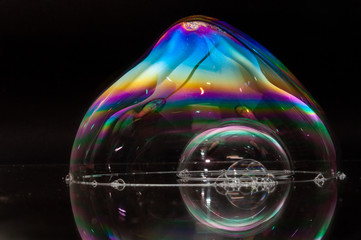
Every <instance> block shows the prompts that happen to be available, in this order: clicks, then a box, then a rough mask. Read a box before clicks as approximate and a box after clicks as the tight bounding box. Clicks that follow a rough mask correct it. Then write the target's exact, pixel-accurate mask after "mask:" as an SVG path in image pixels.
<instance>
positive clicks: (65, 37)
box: [0, 0, 361, 239]
mask: <svg viewBox="0 0 361 240" xmlns="http://www.w3.org/2000/svg"><path fill="white" fill-rule="evenodd" d="M195 14H202V15H207V16H211V17H215V18H218V19H220V20H223V21H225V22H227V23H229V24H231V25H233V26H234V27H236V28H238V29H240V30H241V31H243V32H245V33H246V34H248V35H249V36H251V37H252V38H254V39H255V40H256V41H258V42H259V43H261V44H262V45H263V46H265V47H266V48H267V49H268V50H270V51H271V52H272V53H273V54H274V55H275V56H276V57H277V58H278V59H280V60H281V62H283V63H284V64H285V65H286V66H287V67H288V68H289V69H290V70H291V71H292V72H293V73H294V74H295V75H296V76H297V77H298V79H299V80H300V81H301V82H302V84H303V85H304V86H305V87H306V89H307V90H308V91H309V92H310V93H311V94H312V96H313V97H314V98H315V99H316V101H317V102H318V103H319V104H320V105H321V106H322V108H323V110H324V112H325V115H326V119H327V120H328V125H329V128H330V129H331V132H332V133H333V137H334V140H335V143H336V147H337V154H338V160H339V161H340V163H339V166H340V168H341V169H342V170H344V171H345V172H346V174H347V175H348V177H349V178H348V179H349V180H348V182H347V181H346V184H343V185H342V184H341V187H340V191H339V193H340V194H339V198H338V210H337V211H336V218H335V219H336V220H335V221H333V223H332V228H333V231H332V234H331V236H330V237H331V238H332V239H359V236H360V234H359V231H360V230H359V223H358V221H356V219H358V216H359V215H360V214H361V209H360V207H358V206H359V205H360V204H359V203H360V201H361V200H360V199H361V192H360V185H361V180H360V174H359V172H358V169H360V166H361V164H360V163H361V161H360V160H361V158H360V155H359V151H360V147H361V146H360V137H361V113H360V110H361V101H360V95H361V93H360V80H361V79H360V74H359V70H360V69H361V60H360V57H359V55H360V53H361V48H360V42H361V6H360V4H359V3H358V2H357V1H350V0H348V1H338V2H335V3H330V2H327V1H325V2H324V3H323V2H321V1H315V0H314V1H286V0H285V1H269V0H267V1H255V0H237V1H226V0H220V1H171V0H168V1H156V0H153V1H145V0H131V1H130V0H128V1H123V0H103V1H101V0H37V1H30V0H29V1H25V0H2V1H1V0H0V81H1V85H0V107H1V108H0V110H1V115H0V164H25V165H26V164H54V165H55V164H68V163H69V160H70V159H69V157H70V152H71V148H72V144H73V140H74V138H75V134H76V131H77V128H78V126H79V124H80V122H81V119H82V118H83V116H84V114H85V112H86V110H87V109H88V107H89V106H90V104H91V103H92V102H93V101H94V100H95V99H96V97H97V96H98V95H99V94H100V93H101V92H102V91H103V90H104V89H105V88H106V87H108V86H109V85H110V84H111V83H112V82H113V81H114V80H115V79H116V78H117V77H118V76H120V75H121V74H122V73H124V72H125V71H127V70H129V69H130V68H131V66H132V65H133V64H134V63H135V62H136V61H137V60H138V59H139V58H140V57H141V56H142V54H143V53H144V52H146V51H147V50H148V48H149V47H150V46H151V45H152V44H153V43H154V42H155V41H156V40H157V38H158V37H159V36H160V35H161V34H162V32H163V31H164V30H166V29H167V28H168V27H169V26H170V25H171V24H172V23H174V22H175V21H177V20H178V19H180V18H183V17H186V16H189V15H195ZM16 169H17V168H16ZM16 171H19V172H20V173H19V174H20V175H21V174H22V173H21V171H22V170H21V169H18V170H16ZM9 174H10V175H11V173H8V175H9ZM47 174H48V175H50V176H47V177H48V178H52V180H51V181H53V182H56V183H54V185H56V186H58V185H59V183H58V179H60V177H61V176H63V175H65V172H59V173H57V174H55V171H54V173H53V174H52V173H47ZM54 174H55V175H54ZM8 175H5V176H8ZM51 176H52V177H51ZM38 178H41V176H40V175H39V176H38ZM36 179H37V178H36ZM36 179H35V178H34V179H33V181H36V183H38V182H40V181H41V180H39V179H38V180H36ZM3 180H4V179H3ZM22 181H24V182H27V183H28V184H29V185H28V186H29V187H24V186H25V185H20V186H17V185H16V186H15V185H14V184H13V185H12V184H11V183H10V182H9V184H8V185H7V187H6V188H3V191H6V192H7V193H8V194H9V195H11V194H12V192H14V194H13V195H14V196H18V195H16V194H18V192H24V194H28V195H29V194H30V193H31V191H34V194H33V195H31V194H30V195H29V196H33V197H27V198H25V199H24V200H21V199H20V200H17V201H15V200H14V201H13V202H14V203H13V207H12V208H9V210H8V211H7V215H6V216H7V217H6V218H8V219H10V218H9V216H15V217H14V218H11V219H13V220H14V221H13V220H11V221H10V223H9V225H2V229H4V226H12V228H11V227H9V228H7V229H13V232H16V231H18V232H19V231H20V232H21V231H22V232H24V234H25V235H26V236H27V237H28V238H30V239H32V237H31V236H33V237H34V238H33V239H40V238H39V234H40V233H42V234H44V238H42V239H50V238H48V236H51V234H53V233H54V232H55V233H56V234H60V232H61V231H62V230H63V232H62V234H63V235H61V234H60V235H58V236H59V239H72V238H74V237H75V236H76V233H75V231H76V230H75V229H74V228H75V227H74V223H73V222H71V221H69V219H72V215H71V212H70V206H69V202H68V199H67V195H59V194H57V193H56V192H54V193H50V194H49V193H47V194H46V190H44V189H47V188H50V187H48V186H47V185H44V184H43V185H40V188H39V187H38V186H36V185H33V184H32V183H35V182H31V179H30V182H29V181H28V180H26V179H24V180H22ZM51 181H50V183H51ZM2 182H3V184H4V181H2ZM5 183H6V180H5ZM14 187H15V188H14ZM28 189H33V190H31V191H30V190H28ZM62 191H66V189H65V187H64V189H63V190H62ZM28 192H29V193H28ZM37 192H38V193H39V194H38V195H36V194H35V193H37ZM19 196H21V195H19ZM34 196H40V197H39V199H47V198H48V200H49V201H45V202H42V201H44V200H37V198H35V197H34ZM29 199H30V200H29ZM44 203H47V204H48V205H49V204H50V206H53V205H54V207H53V212H54V211H55V213H57V214H58V215H57V214H55V215H57V216H59V217H60V218H58V217H56V216H55V215H54V214H53V215H52V214H48V211H49V210H48V209H49V207H46V206H48V205H46V204H45V205H44ZM52 204H53V205H52ZM61 204H62V205H61ZM19 206H21V207H20V208H19ZM31 206H32V207H31ZM7 208H8V207H7ZM14 209H18V210H17V211H15V210H14ZM14 211H15V212H16V214H15V215H14ZM62 213H63V214H62ZM21 214H23V215H24V216H23V215H21ZM25 216H28V217H25ZM39 216H41V217H44V216H48V217H47V218H43V219H42V220H41V219H40V217H39ZM4 218H5V217H4ZM29 218H31V219H32V220H31V219H30V220H27V219H29ZM36 219H37V220H36ZM12 221H13V222H12ZM19 221H20V222H21V224H22V225H21V226H23V228H22V230H21V229H20V230H19V228H18V223H19ZM30 222H33V223H34V224H33V226H31V225H28V224H29V223H30ZM59 223H61V224H63V225H62V226H63V228H61V229H58V225H57V224H59ZM34 226H37V227H34ZM42 226H44V228H43V227H42ZM25 227H26V228H27V229H28V230H26V231H25V230H24V228H25ZM60 227H61V226H60ZM29 229H33V230H29ZM40 229H44V230H40ZM46 229H48V231H46ZM9 231H10V230H9ZM27 231H30V232H32V234H33V235H30V234H27ZM47 234H48V235H47ZM28 238H24V239H28ZM53 239H55V238H53Z"/></svg>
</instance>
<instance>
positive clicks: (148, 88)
mask: <svg viewBox="0 0 361 240" xmlns="http://www.w3.org/2000/svg"><path fill="white" fill-rule="evenodd" d="M228 119H251V120H253V121H256V122H258V124H259V125H265V126H266V127H267V128H269V129H271V130H272V131H273V134H276V135H277V136H278V138H279V139H281V141H282V142H283V144H284V145H285V146H286V148H287V149H284V150H283V151H285V152H288V154H289V161H290V164H292V166H293V170H317V171H322V172H325V171H326V172H330V171H331V170H336V166H335V150H334V147H333V144H332V141H331V138H330V135H329V133H328V131H327V129H326V127H325V124H324V122H323V120H322V116H321V113H320V110H319V108H318V107H317V104H316V103H315V101H314V100H313V99H312V97H311V96H310V95H309V94H308V93H307V91H306V90H305V89H304V88H303V87H302V86H301V85H300V83H299V82H298V81H297V80H296V78H295V77H294V76H293V75H292V74H291V73H290V72H289V71H288V70H287V69H286V68H285V67H284V66H283V65H282V64H281V63H280V62H279V61H278V60H277V59H276V58H275V57H274V56H273V55H271V53H269V52H268V51H267V50H266V49H265V48H264V47H262V46H261V45H259V44H258V43H257V42H255V41H254V40H253V39H251V38H250V37H248V36H247V35H245V34H244V33H242V32H240V31H238V30H236V29H234V28H233V27H231V26H229V25H227V24H226V23H224V22H221V21H217V20H215V19H211V18H207V17H197V16H196V17H190V18H187V19H183V20H181V21H180V22H178V23H176V24H174V25H173V26H172V27H171V28H170V29H168V30H167V31H166V32H165V33H164V34H163V35H162V36H161V37H160V39H159V40H158V41H157V42H156V44H155V45H154V46H153V48H152V49H151V50H150V52H149V53H148V55H147V56H146V57H145V58H144V59H143V60H142V61H141V62H140V63H139V64H138V65H136V66H135V67H134V68H133V69H131V70H130V71H128V72H127V73H126V74H125V75H123V76H122V77H121V78H120V79H119V80H117V81H116V82H115V83H114V84H113V85H112V86H110V87H109V88H108V89H107V90H105V91H104V92H103V93H102V94H101V95H100V96H99V97H98V99H97V100H95V102H94V103H93V104H92V106H91V107H90V109H89V110H88V112H87V113H86V115H85V117H84V119H83V121H82V123H81V124H80V127H79V130H78V133H77V136H76V139H75V142H74V145H73V151H72V154H71V171H72V172H73V173H74V174H76V173H79V172H78V171H79V170H80V171H87V170H89V171H93V170H95V169H94V167H95V165H94V164H107V166H108V165H109V166H110V167H111V165H112V164H117V163H129V164H134V165H135V164H136V163H139V162H147V163H152V162H178V161H179V159H180V156H181V154H182V153H183V151H184V149H185V147H186V145H187V143H188V141H190V139H191V138H193V137H194V136H195V135H196V134H199V133H200V132H202V131H203V130H207V129H208V128H209V127H208V126H213V125H214V124H215V123H216V122H220V121H225V120H228ZM255 160H257V159H255ZM79 165H84V167H81V168H79Z"/></svg>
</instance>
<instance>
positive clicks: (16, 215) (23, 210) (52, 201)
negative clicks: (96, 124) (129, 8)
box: [0, 161, 361, 239]
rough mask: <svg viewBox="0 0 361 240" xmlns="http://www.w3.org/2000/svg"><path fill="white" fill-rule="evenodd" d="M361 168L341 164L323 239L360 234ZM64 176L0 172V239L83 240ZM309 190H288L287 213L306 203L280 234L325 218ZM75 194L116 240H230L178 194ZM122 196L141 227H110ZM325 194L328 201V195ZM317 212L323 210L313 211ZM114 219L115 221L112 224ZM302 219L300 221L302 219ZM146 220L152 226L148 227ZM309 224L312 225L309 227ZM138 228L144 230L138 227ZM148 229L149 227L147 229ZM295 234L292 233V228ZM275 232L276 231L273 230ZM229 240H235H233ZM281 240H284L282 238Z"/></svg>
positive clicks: (30, 169)
mask: <svg viewBox="0 0 361 240" xmlns="http://www.w3.org/2000/svg"><path fill="white" fill-rule="evenodd" d="M360 167H361V164H359V163H357V162H347V161H346V162H344V166H343V169H344V171H345V172H346V173H347V177H348V178H347V179H346V180H345V181H343V182H338V183H337V185H338V197H337V207H336V211H335V214H334V217H333V219H332V221H331V224H330V227H329V229H328V231H327V232H326V235H325V237H324V239H358V237H359V234H360V230H359V227H358V221H356V220H357V216H359V215H360V214H361V208H360V205H359V203H360V202H361V201H360V200H361V193H360V190H361V189H360V183H361V179H360V174H359V173H358V169H360ZM67 172H68V166H66V165H31V166H30V165H27V166H21V165H18V166H1V167H0V239H81V237H80V235H79V233H78V230H77V227H76V224H75V221H74V217H73V212H72V209H71V204H70V196H69V187H68V186H67V185H66V184H65V181H64V177H65V175H66V174H67ZM296 189H297V188H296ZM312 189H314V190H315V191H316V190H317V191H318V189H317V187H316V186H314V185H312V184H310V185H304V189H303V190H302V191H301V190H300V189H299V190H298V192H297V191H295V190H291V192H290V196H289V200H288V203H287V204H288V206H287V208H289V206H292V204H293V203H294V199H295V198H297V199H298V200H300V198H301V199H304V201H301V202H300V201H299V202H298V203H297V204H298V205H303V206H304V207H299V208H297V211H293V212H292V211H286V212H283V213H282V214H281V216H280V218H279V219H278V220H277V221H278V222H279V223H281V224H278V225H277V227H278V231H280V232H281V231H283V233H289V234H290V235H292V234H293V233H294V231H293V232H287V231H285V229H291V228H292V229H293V227H297V226H299V227H300V230H298V231H307V230H311V229H312V228H314V227H315V224H316V223H315V222H317V219H315V218H313V217H310V216H311V215H314V216H318V217H322V215H325V214H327V212H325V211H324V208H325V207H326V205H327V204H322V203H326V202H327V200H326V199H325V198H322V197H321V198H316V197H315V195H314V193H315V192H314V191H312ZM135 190H138V191H135ZM160 191H162V193H160ZM109 192H111V193H112V194H114V195H113V196H114V201H113V202H111V201H109ZM127 192H128V193H127ZM139 192H141V194H139ZM295 193H296V194H295ZM77 194H78V196H79V195H85V196H87V197H86V198H84V202H83V203H82V205H81V206H83V207H85V208H88V210H89V211H88V212H87V215H88V216H92V215H93V214H94V213H96V214H95V216H98V217H99V216H100V214H101V213H103V216H104V218H101V219H102V220H103V221H104V220H105V221H108V220H107V219H110V222H109V221H108V223H109V224H110V225H109V226H110V227H111V228H110V229H118V230H117V231H118V232H119V233H122V234H128V238H120V239H159V238H157V234H162V233H164V232H165V230H166V231H169V230H171V229H175V230H176V231H173V232H172V234H171V235H169V236H168V238H167V239H182V237H183V239H187V238H184V237H189V236H197V235H192V234H194V233H197V231H198V233H199V232H201V233H203V234H202V235H198V238H197V237H194V238H193V239H227V238H230V237H229V236H224V235H222V234H223V233H222V232H219V231H213V230H211V229H210V228H209V227H206V226H204V224H201V223H200V222H199V221H197V220H195V219H194V218H193V217H192V215H190V214H189V212H188V211H187V209H186V206H185V205H184V203H183V202H182V201H179V200H180V192H179V190H177V189H167V190H166V191H164V190H159V189H158V190H154V189H153V190H152V191H147V190H144V189H143V190H142V191H139V189H130V188H128V189H127V190H124V191H123V192H119V191H117V190H113V189H106V188H100V187H97V188H93V187H91V186H88V187H83V190H82V191H77ZM124 194H127V195H128V196H133V197H131V198H125V199H127V200H126V201H128V202H130V203H132V204H133V205H137V204H138V205H139V203H140V202H141V201H142V202H143V204H144V205H143V207H142V208H139V209H137V211H138V212H137V213H136V214H134V217H136V215H137V214H138V221H139V222H138V223H139V224H137V222H134V221H133V222H130V223H129V225H126V226H127V227H124V226H120V225H114V224H116V223H119V222H121V221H122V217H124V216H122V214H121V213H123V214H124V212H122V211H121V210H119V208H120V207H121V206H120V205H119V206H118V205H117V206H116V207H117V208H114V209H115V210H116V211H113V210H114V209H113V207H114V206H115V205H114V203H117V204H119V203H121V202H123V203H124V201H125V200H124V198H123V197H124V196H123V195H124ZM329 194H331V195H332V193H331V192H329ZM297 195H298V196H297ZM97 196H98V197H97ZM100 196H103V198H100ZM306 196H307V197H306ZM323 196H326V195H325V194H324V195H323ZM328 196H329V195H328ZM91 201H93V202H94V203H96V202H97V203H98V204H95V205H93V207H91V208H89V205H88V203H89V202H91ZM316 206H321V207H318V208H317V207H316ZM312 208H313V209H314V211H308V212H303V213H302V211H303V210H302V209H312ZM142 209H143V211H142ZM123 210H124V209H123ZM133 210H134V209H133ZM94 211H95V212H94ZM133 213H134V212H133ZM142 214H143V215H142ZM93 216H94V215H93ZM115 216H116V218H114V217H115ZM142 216H143V217H144V218H142ZM295 217H297V218H295ZM302 217H304V218H303V219H302ZM98 219H99V218H98ZM147 219H148V220H151V221H147ZM310 219H313V221H315V222H311V221H307V220H310ZM90 220H91V218H90ZM291 220H292V221H291ZM142 222H143V223H145V224H140V223H142ZM150 223H151V224H153V225H149V224H150ZM90 224H94V225H96V224H97V222H96V221H93V223H92V222H91V221H90ZM111 224H113V225H111ZM147 224H148V227H147ZM149 226H153V227H149ZM272 227H273V225H272V226H270V227H269V228H270V229H268V230H270V231H271V232H272ZM93 230H94V231H95V230H96V229H93ZM185 230H188V231H185ZM293 230H296V228H295V229H293ZM132 231H133V233H134V232H138V233H141V232H143V233H145V234H144V235H141V236H138V237H134V236H135V235H132ZM273 231H276V227H275V228H274V230H273ZM289 231H291V230H289ZM149 232H153V235H150V234H148V233H149ZM129 234H130V235H129ZM268 234H269V233H268ZM296 234H297V232H296ZM296 234H295V235H294V236H296ZM158 236H159V235H158ZM177 236H178V238H177ZM271 236H272V235H268V237H267V236H264V235H258V237H256V238H255V239H264V238H266V237H267V238H268V239H270V238H272V237H271ZM179 237H180V238H179ZM288 237H290V236H288ZM108 239H111V238H108ZM115 239H116V238H115ZM231 239H234V237H231ZM235 239H239V238H235ZM280 239H282V236H281V237H280ZM305 239H307V238H305Z"/></svg>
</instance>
